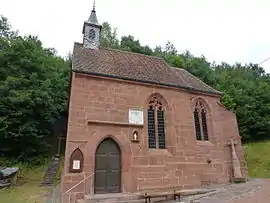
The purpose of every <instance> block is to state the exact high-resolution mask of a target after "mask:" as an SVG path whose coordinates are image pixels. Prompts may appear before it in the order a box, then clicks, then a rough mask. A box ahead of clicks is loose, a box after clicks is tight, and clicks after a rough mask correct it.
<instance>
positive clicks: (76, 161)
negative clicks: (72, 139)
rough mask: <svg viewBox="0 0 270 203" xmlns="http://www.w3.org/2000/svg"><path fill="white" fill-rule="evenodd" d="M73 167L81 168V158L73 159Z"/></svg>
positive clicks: (75, 168)
mask: <svg viewBox="0 0 270 203" xmlns="http://www.w3.org/2000/svg"><path fill="white" fill-rule="evenodd" d="M72 169H74V170H79V169H80V160H73V166H72Z"/></svg>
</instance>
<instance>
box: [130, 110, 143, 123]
mask: <svg viewBox="0 0 270 203" xmlns="http://www.w3.org/2000/svg"><path fill="white" fill-rule="evenodd" d="M128 119H129V123H132V124H138V125H143V110H142V109H129V112H128Z"/></svg>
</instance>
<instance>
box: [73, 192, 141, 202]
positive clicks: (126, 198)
mask: <svg viewBox="0 0 270 203" xmlns="http://www.w3.org/2000/svg"><path fill="white" fill-rule="evenodd" d="M105 202H108V203H109V202H110V203H126V202H127V203H128V202H131V203H141V202H144V200H139V195H137V194H135V195H134V194H123V193H120V194H119V193H117V194H96V195H92V196H90V195H85V196H84V200H83V201H82V202H78V203H105Z"/></svg>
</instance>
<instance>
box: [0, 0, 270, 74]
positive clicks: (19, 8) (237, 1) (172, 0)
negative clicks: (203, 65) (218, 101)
mask: <svg viewBox="0 0 270 203" xmlns="http://www.w3.org/2000/svg"><path fill="white" fill-rule="evenodd" d="M92 5H93V3H92V0H0V14H2V15H4V16H5V17H7V18H8V19H9V21H10V23H11V24H12V26H13V28H14V29H18V30H19V31H20V33H22V34H32V35H38V36H39V38H40V39H41V40H42V41H43V43H44V45H45V46H46V47H54V48H56V49H57V51H58V53H59V54H60V55H62V56H65V55H66V54H67V53H68V52H69V51H71V50H72V48H73V43H74V42H75V41H77V42H82V34H81V32H82V26H83V21H84V20H87V19H88V17H89V15H90V13H91V10H92ZM96 10H97V16H98V20H99V22H104V21H107V22H109V23H110V24H111V25H112V26H113V27H117V28H118V34H119V37H120V36H122V35H128V34H131V35H133V36H135V37H136V38H137V39H139V40H140V42H141V44H142V45H146V44H147V45H149V46H150V47H152V48H153V47H155V46H156V45H162V46H164V45H165V44H166V41H167V40H169V41H171V42H172V43H173V44H175V46H176V47H177V49H178V50H179V51H180V52H182V51H185V50H189V51H190V52H191V53H192V54H193V55H196V56H200V55H204V56H205V57H206V58H207V59H208V60H209V61H211V62H212V61H216V62H217V63H219V62H221V61H226V62H228V63H235V62H242V63H249V62H253V63H259V62H261V61H263V60H265V59H267V58H269V57H270V1H269V0H96ZM262 67H264V68H265V70H266V71H267V72H269V73H270V60H269V61H267V62H265V63H263V64H262Z"/></svg>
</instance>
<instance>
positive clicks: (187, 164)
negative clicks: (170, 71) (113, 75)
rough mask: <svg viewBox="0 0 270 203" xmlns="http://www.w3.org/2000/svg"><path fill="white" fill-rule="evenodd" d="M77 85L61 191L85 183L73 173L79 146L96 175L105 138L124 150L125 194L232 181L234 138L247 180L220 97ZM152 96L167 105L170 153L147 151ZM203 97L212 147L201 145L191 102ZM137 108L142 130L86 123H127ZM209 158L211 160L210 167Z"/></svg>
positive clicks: (90, 81) (81, 79)
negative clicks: (133, 136)
mask: <svg viewBox="0 0 270 203" xmlns="http://www.w3.org/2000/svg"><path fill="white" fill-rule="evenodd" d="M72 83H73V84H72V89H71V98H70V112H69V121H68V135H67V147H66V156H65V158H66V160H65V168H64V173H63V178H62V191H66V190H67V189H69V188H71V187H72V185H74V184H76V183H78V182H79V181H80V180H82V179H83V178H84V175H83V174H69V173H68V164H69V157H70V155H71V153H72V151H73V150H74V149H76V148H77V147H78V146H79V147H80V148H81V150H82V152H83V153H84V160H85V163H84V172H85V176H87V175H89V174H92V173H93V172H94V157H95V150H96V147H97V145H98V143H99V142H100V141H102V140H103V139H104V138H105V137H106V136H111V137H113V138H114V139H115V140H116V141H117V142H118V144H119V146H120V148H121V151H122V165H123V166H122V190H123V192H137V191H139V190H144V189H151V188H164V187H171V186H181V187H185V188H189V187H196V186H200V185H201V184H202V183H203V184H205V183H213V182H216V183H225V182H229V181H230V178H231V174H232V171H231V170H232V166H231V153H230V147H228V146H227V145H226V143H227V142H228V140H229V139H230V137H231V136H233V137H234V138H235V139H238V140H239V144H238V145H237V147H236V148H237V152H238V154H239V156H240V160H241V164H242V166H243V172H244V173H245V175H246V169H245V165H244V156H243V151H242V147H241V143H240V138H239V137H238V129H237V123H236V118H235V116H234V114H233V113H231V112H229V111H227V110H226V109H225V108H224V107H223V106H222V105H220V104H218V101H219V98H218V97H211V96H207V95H198V94H195V93H189V92H186V91H181V90H179V89H173V88H165V87H157V86H156V87H154V86H149V85H143V84H134V83H127V82H125V81H115V80H104V79H103V80H102V79H100V78H93V77H89V76H85V75H80V74H76V75H75V74H74V73H73V82H72ZM153 93H159V94H161V95H162V96H163V97H164V99H165V100H166V114H165V119H166V121H165V123H166V144H167V149H166V150H160V149H155V150H149V149H148V143H147V142H148V141H147V139H148V137H147V122H146V121H147V100H148V98H149V97H150V96H151V94H153ZM198 97H201V98H203V99H204V100H205V101H206V102H207V104H208V107H209V112H210V117H209V118H210V120H208V128H209V134H210V135H209V139H210V141H209V142H205V141H196V136H195V130H194V122H193V109H192V102H193V100H194V99H196V98H198ZM136 107H139V108H144V109H145V112H144V121H145V122H144V127H143V128H136V127H128V126H118V125H108V126H106V125H93V124H88V123H87V120H100V121H114V122H128V109H129V108H136ZM135 129H136V130H138V131H139V133H140V142H139V143H131V142H130V138H131V134H132V132H133V130H135ZM208 158H209V159H210V160H212V162H211V163H210V164H208V163H207V159H208ZM92 180H93V178H92V177H91V178H90V180H89V181H86V184H85V185H84V184H81V185H80V186H79V187H78V188H76V189H75V190H74V191H75V192H77V194H78V195H82V194H83V193H85V194H88V193H89V192H90V191H91V189H90V188H91V181H92Z"/></svg>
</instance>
